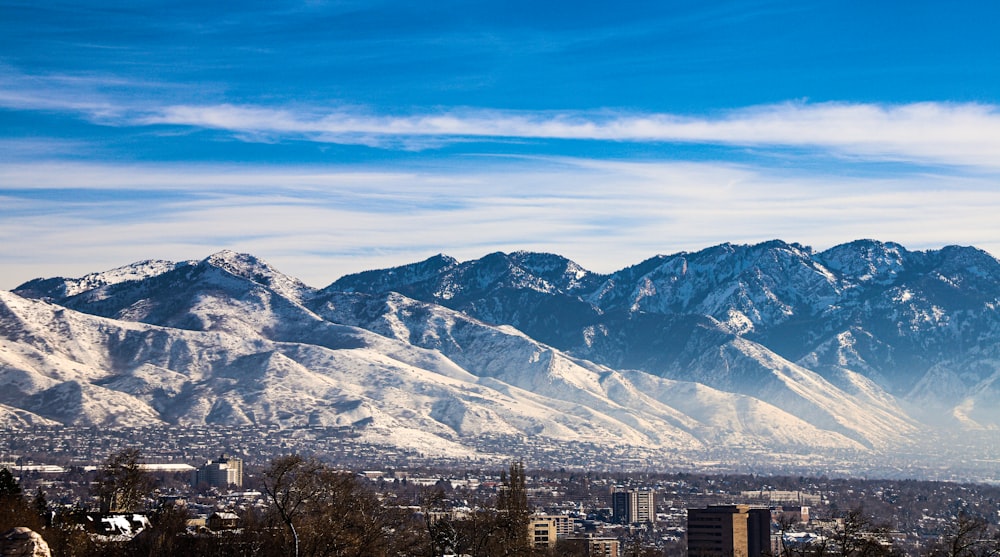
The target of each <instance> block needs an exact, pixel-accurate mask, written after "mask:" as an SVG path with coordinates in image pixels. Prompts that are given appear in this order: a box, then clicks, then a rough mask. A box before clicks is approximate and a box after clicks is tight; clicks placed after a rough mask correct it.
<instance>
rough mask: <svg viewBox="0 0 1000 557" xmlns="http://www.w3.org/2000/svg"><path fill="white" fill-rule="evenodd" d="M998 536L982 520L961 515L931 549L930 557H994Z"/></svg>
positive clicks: (999, 543) (999, 547)
mask: <svg viewBox="0 0 1000 557" xmlns="http://www.w3.org/2000/svg"><path fill="white" fill-rule="evenodd" d="M997 555H1000V535H998V533H997V532H996V530H995V529H994V528H993V527H991V526H990V524H989V523H988V522H987V521H986V520H983V519H982V518H974V517H971V516H969V515H967V514H965V513H962V514H960V515H959V516H958V518H957V519H956V520H955V522H953V523H952V524H951V525H950V526H949V528H948V531H947V532H946V533H945V535H944V536H943V537H942V538H941V539H940V540H938V542H937V544H935V545H934V547H933V548H931V551H930V553H929V556H930V557H996V556H997Z"/></svg>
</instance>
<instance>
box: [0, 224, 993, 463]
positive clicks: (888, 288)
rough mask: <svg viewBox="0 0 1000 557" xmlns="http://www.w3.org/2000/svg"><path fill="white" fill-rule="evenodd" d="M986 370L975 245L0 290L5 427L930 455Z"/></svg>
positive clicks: (987, 319)
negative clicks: (323, 280) (313, 281)
mask: <svg viewBox="0 0 1000 557" xmlns="http://www.w3.org/2000/svg"><path fill="white" fill-rule="evenodd" d="M998 378H1000V261H998V260H997V259H996V258H994V257H993V256H991V255H990V254H988V253H986V252H984V251H981V250H978V249H975V248H972V247H958V246H948V247H945V248H942V249H940V250H927V251H910V250H907V249H906V248H904V247H903V246H900V245H898V244H894V243H887V242H886V243H884V242H879V241H874V240H859V241H855V242H851V243H847V244H843V245H839V246H836V247H833V248H831V249H828V250H825V251H819V252H817V251H814V250H812V249H810V248H808V247H805V246H802V245H799V244H794V243H786V242H783V241H778V240H775V241H770V242H765V243H760V244H756V245H732V244H722V245H718V246H713V247H710V248H707V249H704V250H701V251H698V252H693V253H687V252H682V253H676V254H673V255H659V256H656V257H652V258H650V259H647V260H646V261H643V262H641V263H638V264H636V265H634V266H631V267H628V268H625V269H622V270H620V271H617V272H614V273H611V274H600V273H594V272H590V271H588V270H586V269H584V268H582V267H581V266H580V265H577V264H576V263H574V262H572V261H570V260H568V259H566V258H564V257H561V256H559V255H554V254H546V253H530V252H514V253H493V254H489V255H486V256H485V257H482V258H480V259H476V260H471V261H464V262H462V261H458V260H456V259H453V258H451V257H448V256H445V255H437V256H434V257H431V258H429V259H427V260H425V261H421V262H418V263H412V264H408V265H403V266H400V267H395V268H391V269H383V270H371V271H365V272H361V273H357V274H352V275H348V276H345V277H342V278H340V279H338V280H336V281H335V282H333V283H332V284H330V285H329V286H326V287H325V288H313V287H310V286H307V285H305V284H303V283H302V282H301V281H299V280H297V279H295V278H293V277H289V276H287V275H284V274H282V273H280V272H279V271H277V270H276V269H274V268H273V267H271V266H270V265H268V264H267V263H266V262H264V261H262V260H260V259H258V258H256V257H254V256H252V255H248V254H240V253H235V252H231V251H222V252H219V253H216V254H213V255H211V256H209V257H208V258H206V259H204V260H201V261H182V262H168V261H143V262H139V263H135V264H132V265H128V266H125V267H121V268H118V269H113V270H110V271H103V272H96V273H92V274H90V275H87V276H84V277H80V278H72V279H68V278H44V279H35V280H32V281H29V282H27V283H25V284H22V285H21V286H19V287H17V288H15V289H14V290H13V291H10V292H5V291H0V423H2V424H3V425H4V427H8V428H17V427H28V426H31V425H57V424H73V425H98V426H144V425H181V426H182V425H204V424H225V425H245V426H261V427H275V426H277V427H281V428H296V427H341V428H351V429H352V430H353V431H356V432H358V433H359V434H360V435H362V436H363V438H367V439H371V440H373V441H378V442H381V443H389V444H393V445H397V446H401V447H419V448H421V450H425V451H436V452H438V453H440V454H449V455H455V456H462V455H469V454H473V453H474V452H475V449H474V448H473V447H474V445H475V443H474V441H475V440H476V439H479V438H481V437H483V436H487V435H492V436H496V435H501V436H511V437H513V438H531V439H537V440H543V441H545V442H550V443H552V444H553V445H554V446H564V447H565V446H571V444H572V443H573V442H590V443H607V444H609V445H610V444H613V445H621V446H633V447H644V448H648V449H651V450H659V451H673V452H675V453H676V454H688V453H695V452H698V451H706V450H712V451H716V452H718V451H722V452H727V453H728V454H732V455H734V458H738V455H739V454H741V453H742V452H746V451H756V452H758V453H759V452H763V453H767V452H769V451H773V452H792V453H797V454H813V455H815V454H820V455H822V454H829V453H831V452H837V453H838V454H839V453H845V454H846V453H850V454H860V455H868V457H871V458H876V459H877V458H880V457H886V458H888V457H889V456H890V455H893V454H899V453H900V451H906V452H907V454H911V453H916V454H923V455H926V456H928V458H930V457H931V456H933V455H934V454H935V450H936V448H935V444H936V443H939V442H940V440H941V439H958V438H963V437H967V436H975V438H977V439H987V440H990V441H989V442H993V440H994V439H995V440H1000V433H998V432H1000V405H998V402H1000V384H998V381H997V380H998ZM970 438H971V437H970ZM866 458H867V457H866Z"/></svg>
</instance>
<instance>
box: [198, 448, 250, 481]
mask: <svg viewBox="0 0 1000 557" xmlns="http://www.w3.org/2000/svg"><path fill="white" fill-rule="evenodd" d="M199 484H207V485H210V486H212V487H229V486H230V485H235V486H236V487H243V461H242V460H240V459H238V458H233V457H227V456H226V455H225V454H223V455H221V456H220V457H219V458H218V459H216V460H212V461H209V462H207V463H205V464H204V465H203V466H202V467H201V468H198V469H197V470H195V471H194V472H192V473H191V485H192V486H195V487H197V486H198V485H199Z"/></svg>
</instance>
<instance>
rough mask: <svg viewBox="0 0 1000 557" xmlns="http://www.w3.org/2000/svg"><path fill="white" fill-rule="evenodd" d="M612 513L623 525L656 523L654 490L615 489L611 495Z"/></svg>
mask: <svg viewBox="0 0 1000 557" xmlns="http://www.w3.org/2000/svg"><path fill="white" fill-rule="evenodd" d="M611 511H612V513H613V514H614V518H615V521H616V522H619V523H621V524H642V523H650V524H651V523H653V522H655V521H656V504H655V500H654V497H653V490H651V489H624V488H621V487H615V489H614V491H613V492H612V493H611Z"/></svg>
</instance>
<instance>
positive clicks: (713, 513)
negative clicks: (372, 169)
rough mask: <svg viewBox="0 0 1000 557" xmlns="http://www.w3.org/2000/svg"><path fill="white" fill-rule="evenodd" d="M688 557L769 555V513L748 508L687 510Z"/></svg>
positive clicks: (766, 509) (719, 507)
mask: <svg viewBox="0 0 1000 557" xmlns="http://www.w3.org/2000/svg"><path fill="white" fill-rule="evenodd" d="M687 536H688V555H689V557H761V556H762V555H768V554H770V552H771V511H770V509H768V508H758V507H751V506H750V505H719V506H710V507H707V508H704V509H688V532H687Z"/></svg>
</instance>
